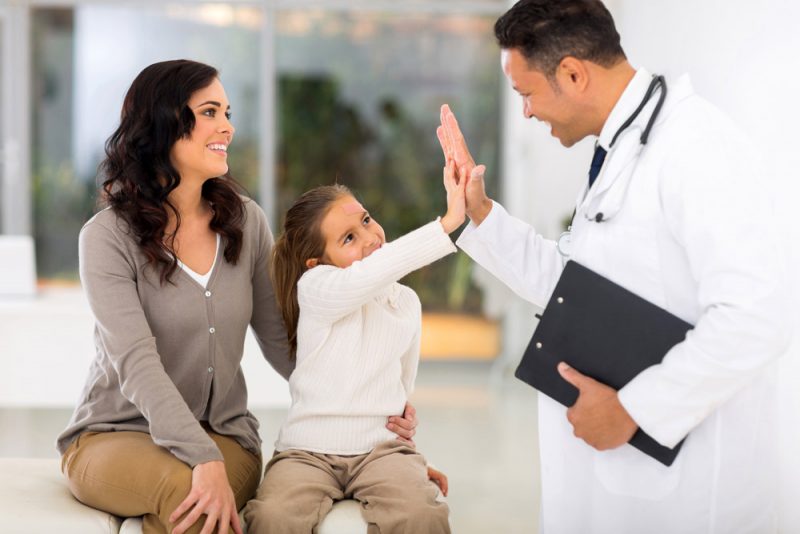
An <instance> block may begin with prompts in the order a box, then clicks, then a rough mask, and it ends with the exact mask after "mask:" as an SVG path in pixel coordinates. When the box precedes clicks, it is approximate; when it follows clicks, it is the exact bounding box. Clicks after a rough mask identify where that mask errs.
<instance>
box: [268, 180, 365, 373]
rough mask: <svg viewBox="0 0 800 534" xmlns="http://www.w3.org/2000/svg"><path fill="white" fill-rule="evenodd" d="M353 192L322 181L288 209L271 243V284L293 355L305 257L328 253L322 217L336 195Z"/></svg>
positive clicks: (294, 352)
mask: <svg viewBox="0 0 800 534" xmlns="http://www.w3.org/2000/svg"><path fill="white" fill-rule="evenodd" d="M348 195H349V196H352V193H351V192H350V190H349V189H348V188H347V187H345V186H343V185H340V184H335V185H323V186H319V187H315V188H314V189H311V190H310V191H306V192H305V193H303V194H302V195H301V196H300V198H298V199H297V200H296V201H295V202H294V204H293V205H292V207H291V208H289V211H287V212H286V219H285V221H284V223H283V233H281V235H280V236H278V239H277V240H276V241H275V246H274V247H272V269H271V275H272V286H273V287H274V288H275V298H276V299H277V301H278V308H280V310H281V315H282V316H283V322H284V324H285V325H286V332H287V334H288V335H289V347H290V351H291V357H292V358H294V356H295V355H296V353H297V322H298V320H299V319H300V306H299V304H298V302H297V281H298V280H300V277H301V276H303V273H304V272H306V271H307V270H308V267H307V266H306V260H309V259H311V258H321V257H322V255H323V254H324V253H325V238H324V237H323V236H322V229H321V228H320V226H321V224H322V219H323V218H325V214H326V213H328V210H329V209H330V207H331V204H333V203H334V202H335V201H336V200H337V199H339V198H341V197H343V196H348Z"/></svg>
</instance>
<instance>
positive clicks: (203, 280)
mask: <svg viewBox="0 0 800 534" xmlns="http://www.w3.org/2000/svg"><path fill="white" fill-rule="evenodd" d="M219 242H220V237H219V234H217V248H216V249H215V250H214V263H212V264H211V268H210V269H209V270H208V272H207V273H206V274H198V273H196V272H194V271H193V270H191V269H190V268H189V267H187V266H186V265H184V264H183V262H182V261H181V260H178V265H179V266H180V268H181V269H183V270H184V271H186V274H188V275H189V276H191V277H192V278H194V279H195V281H196V282H197V283H198V284H200V285H201V286H203V287H206V286H207V285H208V279H209V278H211V273H213V272H214V266H215V265H216V264H217V255H218V254H219ZM176 259H177V258H176Z"/></svg>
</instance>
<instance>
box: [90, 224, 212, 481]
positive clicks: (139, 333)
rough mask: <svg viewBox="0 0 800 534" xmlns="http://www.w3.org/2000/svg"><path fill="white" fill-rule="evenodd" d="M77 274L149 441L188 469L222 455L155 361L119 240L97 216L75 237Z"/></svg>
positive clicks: (130, 266) (150, 336)
mask: <svg viewBox="0 0 800 534" xmlns="http://www.w3.org/2000/svg"><path fill="white" fill-rule="evenodd" d="M79 259H80V278H81V283H82V285H83V289H84V291H85V293H86V295H87V298H88V300H89V305H90V307H91V309H92V313H93V314H94V317H95V321H96V328H97V334H98V336H99V338H100V341H101V342H102V344H103V347H104V348H105V351H106V353H107V355H108V358H109V360H110V361H111V365H112V366H113V367H114V370H115V371H116V373H117V375H118V377H119V383H120V390H121V392H122V395H123V396H124V397H125V398H126V399H128V400H129V401H130V402H131V403H133V405H134V406H136V408H137V409H138V410H139V411H140V412H141V414H142V415H143V416H144V417H145V419H147V421H148V423H149V427H150V435H151V436H152V438H153V441H154V442H155V443H156V444H157V445H160V446H161V447H164V448H166V449H167V450H169V451H170V452H171V453H172V454H174V455H175V456H176V457H177V458H178V459H180V460H181V461H183V462H186V463H187V464H188V465H189V466H191V467H194V466H195V465H197V464H200V463H204V462H209V461H212V460H222V459H223V458H222V454H221V453H220V451H219V449H218V448H217V446H216V444H215V443H214V441H213V440H212V439H211V438H210V437H208V435H207V434H206V433H205V431H204V430H203V428H202V427H201V426H200V423H199V422H198V421H197V419H196V418H195V416H194V414H192V412H191V410H190V409H189V407H188V406H187V404H186V402H185V401H184V399H183V397H182V396H181V394H180V392H179V391H178V389H177V388H176V387H175V384H174V383H173V382H172V380H171V379H170V377H169V375H168V374H167V372H166V371H165V369H164V366H163V365H162V363H161V358H160V356H159V354H158V348H157V346H156V339H155V337H154V336H153V334H152V332H151V330H150V326H149V325H148V323H147V318H146V317H145V314H144V310H143V309H142V304H141V301H140V300H139V294H138V289H137V275H136V268H135V266H134V263H133V260H132V258H131V256H130V253H129V252H128V251H127V250H126V248H125V242H124V240H123V238H122V237H121V236H118V235H116V234H115V233H114V231H112V230H111V229H109V228H107V227H105V226H104V225H103V224H102V223H100V222H98V221H97V220H93V221H90V222H89V223H87V224H86V226H84V228H83V230H81V233H80V237H79Z"/></svg>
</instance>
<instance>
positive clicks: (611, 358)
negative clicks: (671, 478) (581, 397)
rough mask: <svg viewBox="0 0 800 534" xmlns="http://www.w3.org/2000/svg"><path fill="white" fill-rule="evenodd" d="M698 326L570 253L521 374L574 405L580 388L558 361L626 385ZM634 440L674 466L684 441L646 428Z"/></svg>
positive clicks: (613, 384) (635, 444)
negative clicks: (661, 437)
mask: <svg viewBox="0 0 800 534" xmlns="http://www.w3.org/2000/svg"><path fill="white" fill-rule="evenodd" d="M691 329H692V325H691V324H689V323H687V322H686V321H684V320H682V319H680V318H678V317H676V316H675V315H672V314H671V313H669V312H668V311H666V310H664V309H662V308H659V307H658V306H656V305H655V304H653V303H651V302H648V301H647V300H645V299H643V298H641V297H639V296H638V295H636V294H634V293H632V292H630V291H628V290H627V289H625V288H623V287H622V286H619V285H617V284H615V283H614V282H612V281H610V280H608V279H607V278H604V277H603V276H600V275H599V274H597V273H595V272H594V271H592V270H591V269H588V268H586V267H584V266H583V265H581V264H579V263H576V262H575V261H569V262H567V264H566V266H565V267H564V271H563V272H562V274H561V278H560V279H559V281H558V284H557V285H556V288H555V290H554V291H553V295H552V297H551V298H550V302H548V304H547V307H546V308H545V310H544V313H543V314H542V316H541V321H540V322H539V325H538V326H537V328H536V331H535V332H534V334H533V338H532V339H531V342H530V344H529V345H528V348H527V349H526V350H525V354H524V355H523V357H522V361H521V362H520V364H519V367H518V368H517V371H516V373H515V376H516V377H517V378H519V379H520V380H522V381H523V382H526V383H527V384H530V385H531V386H533V387H534V388H536V389H537V390H539V391H541V392H542V393H544V394H545V395H547V396H548V397H551V398H553V399H554V400H556V401H558V402H560V403H561V404H563V405H564V406H572V405H573V404H575V401H576V400H577V398H578V390H577V389H576V388H575V387H574V386H573V385H572V384H570V383H569V382H567V381H566V380H564V379H563V378H561V375H560V374H559V373H558V370H557V368H556V366H557V365H558V362H561V361H564V362H567V363H568V364H569V365H571V366H572V367H574V368H575V369H577V370H578V371H580V372H581V373H583V374H585V375H588V376H590V377H592V378H594V379H595V380H598V381H600V382H602V383H604V384H607V385H609V386H611V387H613V388H614V389H617V390H618V389H620V388H622V386H624V385H625V384H627V383H628V382H630V381H631V380H632V379H633V378H634V377H635V376H636V375H638V374H639V373H640V372H641V371H643V370H644V369H646V368H648V367H650V366H651V365H655V364H657V363H660V362H661V360H662V359H663V358H664V356H665V355H666V354H667V352H668V351H669V350H670V349H671V348H672V347H674V346H675V345H677V344H678V343H680V342H682V341H683V340H684V339H685V338H686V333H687V332H688V331H689V330H691ZM629 444H630V445H632V446H633V447H636V448H637V449H639V450H640V451H642V452H644V453H645V454H647V455H649V456H651V457H653V458H654V459H656V460H658V461H659V462H661V463H662V464H664V465H667V466H669V465H671V464H672V462H673V461H674V460H675V457H676V456H677V455H678V451H680V448H681V445H682V444H683V441H681V442H680V443H679V444H678V445H676V446H675V448H673V449H670V448H668V447H664V446H663V445H661V444H659V443H658V442H657V441H656V440H654V439H653V438H651V437H650V436H648V435H647V434H645V433H644V432H643V431H642V430H641V429H639V430H637V431H636V434H634V436H633V438H631V440H630V441H629Z"/></svg>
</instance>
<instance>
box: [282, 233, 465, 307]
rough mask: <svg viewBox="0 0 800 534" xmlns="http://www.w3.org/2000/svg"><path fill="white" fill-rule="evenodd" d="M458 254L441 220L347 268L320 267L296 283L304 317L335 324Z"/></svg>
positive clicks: (405, 236)
mask: <svg viewBox="0 0 800 534" xmlns="http://www.w3.org/2000/svg"><path fill="white" fill-rule="evenodd" d="M455 251H456V247H455V245H453V242H452V241H450V237H448V235H447V234H446V233H445V231H444V229H443V228H442V225H441V224H440V223H439V221H432V222H430V223H428V224H426V225H425V226H422V227H421V228H418V229H416V230H414V231H412V232H410V233H408V234H406V235H404V236H402V237H399V238H397V239H396V240H394V241H392V242H390V243H386V244H385V245H383V246H382V247H381V248H380V249H378V250H376V251H375V252H373V253H372V254H370V255H369V256H367V257H366V258H364V259H363V260H360V261H356V262H353V264H352V265H350V266H349V267H346V268H339V267H334V266H332V265H319V266H317V267H314V268H312V269H310V270H308V271H307V272H306V273H305V274H303V276H302V277H301V278H300V281H299V282H298V284H297V299H298V302H299V304H300V309H301V310H303V313H304V314H310V315H314V316H315V317H317V318H323V319H326V320H329V321H331V322H335V321H337V320H338V319H340V318H341V317H344V316H345V315H348V314H349V313H351V312H353V311H355V310H357V309H359V308H360V307H361V306H363V305H364V304H365V303H367V302H368V301H370V300H371V299H373V298H375V297H376V296H378V295H379V294H380V293H381V292H383V291H384V290H385V289H386V287H387V286H388V285H390V284H391V283H393V282H397V281H398V280H399V279H401V278H402V277H404V276H405V275H407V274H408V273H410V272H412V271H415V270H417V269H419V268H421V267H424V266H425V265H428V264H429V263H432V262H434V261H436V260H438V259H440V258H442V257H444V256H446V255H447V254H451V253H453V252H455Z"/></svg>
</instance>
